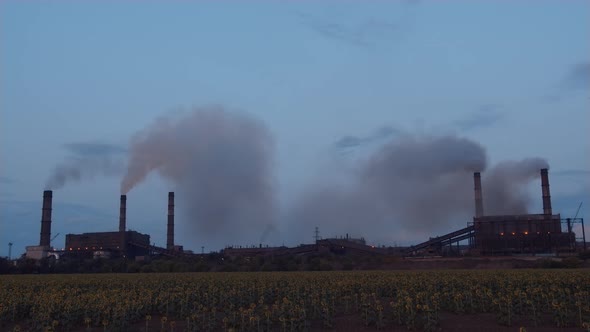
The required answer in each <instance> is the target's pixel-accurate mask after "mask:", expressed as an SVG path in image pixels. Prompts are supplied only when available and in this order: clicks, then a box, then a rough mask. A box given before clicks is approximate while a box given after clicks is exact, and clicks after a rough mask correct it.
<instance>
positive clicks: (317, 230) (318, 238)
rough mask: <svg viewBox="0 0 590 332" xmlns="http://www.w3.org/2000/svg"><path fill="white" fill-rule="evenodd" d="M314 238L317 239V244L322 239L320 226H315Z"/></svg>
mask: <svg viewBox="0 0 590 332" xmlns="http://www.w3.org/2000/svg"><path fill="white" fill-rule="evenodd" d="M313 238H314V239H315V243H316V244H317V243H318V241H319V240H320V229H319V228H318V226H316V227H315V236H314V237H313Z"/></svg>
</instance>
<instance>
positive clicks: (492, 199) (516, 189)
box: [482, 158, 549, 215]
mask: <svg viewBox="0 0 590 332" xmlns="http://www.w3.org/2000/svg"><path fill="white" fill-rule="evenodd" d="M541 168H549V165H548V164H547V161H545V160H544V159H541V158H527V159H524V160H521V161H505V162H501V163H499V164H497V165H496V166H494V167H493V168H492V169H490V170H489V171H488V172H486V173H485V174H483V180H482V181H483V183H482V187H483V188H482V192H483V202H484V214H486V215H506V214H525V213H527V212H528V210H527V206H528V205H529V203H530V197H529V195H527V193H526V189H527V186H526V185H527V184H528V183H530V181H531V180H534V179H537V178H540V177H541V174H540V172H539V170H540V169H541ZM539 188H540V184H539ZM539 191H540V190H539Z"/></svg>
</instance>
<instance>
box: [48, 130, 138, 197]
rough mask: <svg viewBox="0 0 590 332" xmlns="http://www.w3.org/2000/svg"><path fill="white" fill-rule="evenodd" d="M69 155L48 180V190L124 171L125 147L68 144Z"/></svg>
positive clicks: (88, 143)
mask: <svg viewBox="0 0 590 332" xmlns="http://www.w3.org/2000/svg"><path fill="white" fill-rule="evenodd" d="M63 147H64V148H65V149H66V150H67V151H68V152H69V155H68V156H67V157H66V158H65V159H64V160H63V161H62V162H61V163H59V164H57V165H56V166H55V168H54V169H53V172H52V173H51V175H50V176H49V178H48V179H47V183H46V186H45V187H46V189H59V188H61V187H63V186H64V185H66V184H67V183H69V182H72V181H81V180H83V179H89V178H93V177H94V176H96V175H99V174H100V175H107V176H113V175H119V174H121V173H122V172H123V171H124V167H125V161H124V156H125V155H126V152H127V150H126V149H125V148H123V147H120V146H118V145H113V144H107V143H101V142H84V143H66V144H64V145H63Z"/></svg>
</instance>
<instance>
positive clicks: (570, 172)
mask: <svg viewBox="0 0 590 332" xmlns="http://www.w3.org/2000/svg"><path fill="white" fill-rule="evenodd" d="M551 175H554V176H575V177H578V176H590V170H587V169H564V170H560V171H551Z"/></svg>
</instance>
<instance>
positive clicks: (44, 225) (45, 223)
mask: <svg viewBox="0 0 590 332" xmlns="http://www.w3.org/2000/svg"><path fill="white" fill-rule="evenodd" d="M52 197H53V192H52V191H51V190H45V191H44V192H43V210H42V212H41V239H40V240H39V245H40V246H47V247H49V245H50V243H49V242H51V205H52V199H53V198H52Z"/></svg>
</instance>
